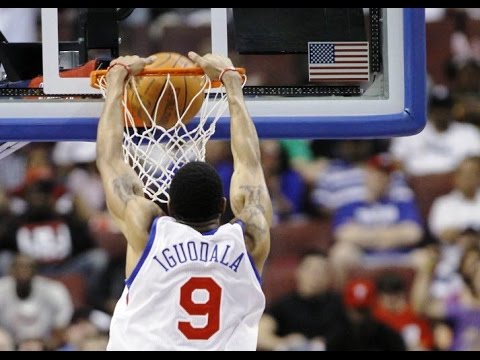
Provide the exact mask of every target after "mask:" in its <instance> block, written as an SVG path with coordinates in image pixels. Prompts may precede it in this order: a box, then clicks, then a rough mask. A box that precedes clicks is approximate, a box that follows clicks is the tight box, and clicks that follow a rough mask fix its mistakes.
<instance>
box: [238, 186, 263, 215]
mask: <svg viewBox="0 0 480 360" xmlns="http://www.w3.org/2000/svg"><path fill="white" fill-rule="evenodd" d="M240 189H242V190H245V191H246V193H247V194H246V203H247V204H248V205H253V206H255V207H256V208H257V210H258V211H260V212H261V213H262V214H264V215H265V208H264V207H263V206H262V204H261V199H262V196H265V195H264V193H265V190H266V189H265V187H264V186H261V185H258V186H252V185H242V186H240ZM267 196H268V195H267Z"/></svg>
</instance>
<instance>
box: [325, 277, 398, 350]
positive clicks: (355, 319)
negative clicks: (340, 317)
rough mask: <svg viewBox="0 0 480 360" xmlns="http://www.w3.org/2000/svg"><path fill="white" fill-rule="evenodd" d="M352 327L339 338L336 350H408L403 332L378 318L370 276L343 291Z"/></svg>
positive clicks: (353, 282) (356, 280)
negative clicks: (375, 316) (398, 331)
mask: <svg viewBox="0 0 480 360" xmlns="http://www.w3.org/2000/svg"><path fill="white" fill-rule="evenodd" d="M343 301H344V303H345V306H346V307H347V315H348V320H349V326H348V327H347V328H346V331H345V332H344V333H343V336H340V337H338V338H337V339H336V340H337V341H336V343H335V344H333V346H332V347H331V350H335V351H405V350H406V348H405V343H404V341H403V339H402V337H401V335H400V334H399V333H397V332H396V331H395V330H393V329H392V328H390V327H388V326H387V325H384V324H383V323H381V322H379V321H378V320H376V319H375V318H374V317H373V315H372V307H373V305H374V304H375V301H376V294H375V284H374V283H373V282H372V281H370V280H368V279H354V280H350V281H349V282H348V283H347V284H346V285H345V289H344V292H343Z"/></svg>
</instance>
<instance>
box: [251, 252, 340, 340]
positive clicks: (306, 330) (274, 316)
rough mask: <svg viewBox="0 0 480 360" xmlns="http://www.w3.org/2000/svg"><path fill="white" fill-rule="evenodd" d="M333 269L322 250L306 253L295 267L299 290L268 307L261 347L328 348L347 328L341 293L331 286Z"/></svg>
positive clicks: (260, 330)
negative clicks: (320, 251)
mask: <svg viewBox="0 0 480 360" xmlns="http://www.w3.org/2000/svg"><path fill="white" fill-rule="evenodd" d="M331 279H332V276H331V269H330V268H329V265H328V261H327V259H326V257H325V256H324V255H323V254H321V253H310V254H307V255H305V257H304V258H303V260H302V261H301V263H300V264H299V266H298V268H297V271H296V281H297V283H296V286H297V288H296V291H295V293H292V294H290V295H287V296H286V297H284V298H282V299H279V300H278V301H276V302H275V303H274V304H272V306H270V307H269V308H268V309H266V311H265V314H264V315H263V317H262V319H261V321H260V327H259V336H258V349H259V350H324V349H326V350H329V349H330V347H331V346H332V344H336V343H337V342H338V341H340V340H339V339H338V337H342V336H343V334H344V332H345V327H346V324H347V320H346V317H345V312H344V309H343V306H342V301H341V296H340V295H339V294H338V293H336V292H334V291H332V290H331Z"/></svg>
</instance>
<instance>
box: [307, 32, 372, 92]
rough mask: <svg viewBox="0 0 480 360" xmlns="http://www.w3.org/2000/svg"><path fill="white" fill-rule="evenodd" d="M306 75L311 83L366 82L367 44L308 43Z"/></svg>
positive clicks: (367, 69) (367, 66) (367, 71)
mask: <svg viewBox="0 0 480 360" xmlns="http://www.w3.org/2000/svg"><path fill="white" fill-rule="evenodd" d="M308 75H309V79H310V81H312V82H350V83H351V82H361V81H368V80H369V77H368V75H369V55H368V42H363V41H359V42H339V41H337V42H309V43H308Z"/></svg>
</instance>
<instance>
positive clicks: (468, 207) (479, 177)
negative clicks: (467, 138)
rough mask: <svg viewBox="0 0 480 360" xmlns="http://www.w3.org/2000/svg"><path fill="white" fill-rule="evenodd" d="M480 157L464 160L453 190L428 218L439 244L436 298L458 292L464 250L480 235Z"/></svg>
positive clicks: (457, 173) (435, 283)
mask: <svg viewBox="0 0 480 360" xmlns="http://www.w3.org/2000/svg"><path fill="white" fill-rule="evenodd" d="M479 214H480V157H478V156H477V157H469V158H466V159H465V160H463V161H462V162H461V163H460V165H459V167H458V168H457V170H456V172H455V175H454V189H453V190H452V192H450V193H449V194H447V195H444V196H441V197H439V198H437V199H436V200H435V202H434V203H433V206H432V209H431V211H430V216H429V226H430V231H431V232H432V234H433V235H434V236H435V237H436V238H437V239H438V240H440V243H441V248H440V249H441V257H440V261H439V264H438V266H437V267H436V269H435V279H434V285H433V287H434V294H435V295H436V296H437V297H439V298H445V297H447V296H448V295H449V294H450V293H452V292H453V293H456V292H457V291H458V285H459V280H458V276H457V275H456V271H457V269H458V267H459V264H460V259H461V257H462V254H463V252H464V249H465V248H467V247H469V246H471V245H473V244H474V243H475V241H476V238H477V234H480V216H479Z"/></svg>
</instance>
